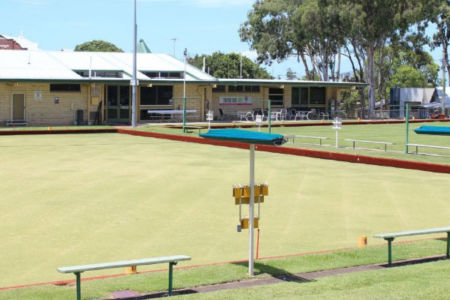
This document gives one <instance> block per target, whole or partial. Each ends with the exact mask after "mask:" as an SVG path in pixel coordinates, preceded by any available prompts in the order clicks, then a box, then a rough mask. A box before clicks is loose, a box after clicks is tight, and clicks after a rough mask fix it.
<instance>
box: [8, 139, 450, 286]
mask: <svg viewBox="0 0 450 300" xmlns="http://www.w3.org/2000/svg"><path fill="white" fill-rule="evenodd" d="M248 158H249V154H248V151H246V150H239V149H232V148H225V147H214V146H208V145H197V144H191V143H181V142H174V141H167V140H160V139H151V138H144V137H135V136H127V135H120V134H90V135H58V136H3V137H1V138H0V161H1V162H2V168H1V170H2V172H1V173H0V190H1V191H2V197H1V201H0V218H1V220H2V226H1V227H0V236H1V237H2V243H1V244H0V253H1V257H2V260H0V272H1V273H2V274H6V275H2V276H1V277H0V287H2V286H10V285H17V284H27V283H33V282H43V281H49V280H64V279H71V278H72V276H71V275H62V274H59V273H57V272H56V268H57V267H59V266H64V265H74V264H84V263H95V262H103V261H115V260H123V259H133V258H143V257H153V256H162V255H164V256H165V255H172V254H186V255H190V256H192V258H193V260H192V261H191V262H190V264H202V263H212V262H218V261H230V260H240V259H245V258H246V257H247V232H245V231H244V232H243V233H237V232H236V224H237V222H238V220H237V219H238V208H237V207H236V206H235V205H234V200H233V198H232V196H231V188H232V185H233V184H235V183H247V181H248ZM256 180H257V181H258V182H265V181H267V182H268V183H269V189H270V191H269V193H270V196H269V197H267V199H266V202H265V203H264V204H263V205H262V209H261V210H262V216H261V217H262V219H261V244H260V256H261V257H264V256H273V255H284V254H292V253H302V252H307V251H315V250H323V249H334V248H340V247H348V246H354V245H355V244H356V242H357V238H358V236H359V235H362V234H365V235H368V236H369V244H373V243H375V242H378V243H379V242H380V241H375V240H374V239H372V238H371V236H372V235H373V234H375V233H382V232H390V231H398V230H408V229H422V228H431V227H440V226H448V216H449V214H450V208H449V206H448V203H447V202H448V201H447V199H448V195H449V192H450V187H449V185H448V182H449V177H448V175H446V174H435V173H427V172H420V171H414V170H403V169H395V168H389V167H378V166H370V165H359V164H350V163H343V162H337V161H328V160H320V159H312V158H306V157H296V156H289V155H280V154H273V153H259V152H258V153H257V155H256ZM108 273H117V270H112V271H108ZM97 274H99V273H91V275H92V276H94V275H97ZM101 274H104V273H101Z"/></svg>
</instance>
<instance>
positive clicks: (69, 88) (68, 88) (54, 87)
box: [50, 83, 81, 93]
mask: <svg viewBox="0 0 450 300" xmlns="http://www.w3.org/2000/svg"><path fill="white" fill-rule="evenodd" d="M80 91H81V85H79V84H61V83H57V84H50V92H68V93H78V92H80Z"/></svg>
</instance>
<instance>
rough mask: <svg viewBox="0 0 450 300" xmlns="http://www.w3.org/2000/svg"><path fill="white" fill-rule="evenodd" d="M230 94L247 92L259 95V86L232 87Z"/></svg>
mask: <svg viewBox="0 0 450 300" xmlns="http://www.w3.org/2000/svg"><path fill="white" fill-rule="evenodd" d="M228 91H229V92H231V93H232V92H241V93H242V92H245V93H259V86H257V85H230V86H229V87H228Z"/></svg>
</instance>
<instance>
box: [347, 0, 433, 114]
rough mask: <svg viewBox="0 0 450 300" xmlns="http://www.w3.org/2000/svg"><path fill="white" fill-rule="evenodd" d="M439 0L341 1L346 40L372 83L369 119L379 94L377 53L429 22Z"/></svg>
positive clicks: (369, 96) (367, 78) (370, 84)
mask: <svg viewBox="0 0 450 300" xmlns="http://www.w3.org/2000/svg"><path fill="white" fill-rule="evenodd" d="M436 1H437V0H428V1H426V0H396V1H392V0H377V1H367V0H340V1H339V2H340V8H341V13H342V16H345V17H346V23H347V24H348V26H349V27H348V29H349V31H348V33H347V37H348V38H349V40H350V41H351V43H352V45H353V47H354V49H355V51H357V52H358V55H360V56H361V62H362V64H363V65H364V71H365V76H366V80H367V82H368V83H369V95H368V98H369V117H373V116H374V111H375V95H376V87H377V81H376V72H375V53H376V52H377V51H378V50H380V49H382V48H383V47H385V46H386V45H387V43H388V41H390V40H391V39H393V38H396V37H398V36H400V37H402V36H404V35H405V34H406V33H407V31H408V29H409V28H410V26H411V25H412V24H415V23H417V22H419V21H421V20H424V19H426V18H427V17H428V16H429V15H428V14H429V13H430V11H431V8H432V7H433V3H434V2H436Z"/></svg>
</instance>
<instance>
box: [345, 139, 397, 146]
mask: <svg viewBox="0 0 450 300" xmlns="http://www.w3.org/2000/svg"><path fill="white" fill-rule="evenodd" d="M345 141H346V142H361V143H372V144H383V145H395V143H391V142H380V141H367V140H352V139H345Z"/></svg>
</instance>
